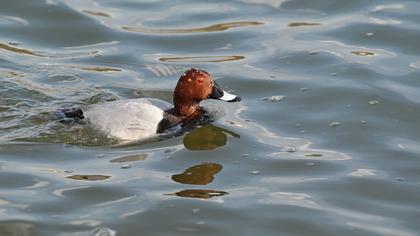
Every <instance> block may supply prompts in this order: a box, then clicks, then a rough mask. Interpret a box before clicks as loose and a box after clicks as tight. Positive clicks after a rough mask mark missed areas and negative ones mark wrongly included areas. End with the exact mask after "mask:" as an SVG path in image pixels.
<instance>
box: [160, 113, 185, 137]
mask: <svg viewBox="0 0 420 236" xmlns="http://www.w3.org/2000/svg"><path fill="white" fill-rule="evenodd" d="M174 113H175V109H174V108H172V109H169V110H166V111H164V112H163V118H162V120H161V121H160V122H159V124H158V127H157V130H156V133H158V134H161V133H163V132H165V131H166V130H168V129H170V128H171V127H174V126H176V125H178V124H180V123H181V122H182V120H181V119H180V118H178V117H177V116H175V115H174Z"/></svg>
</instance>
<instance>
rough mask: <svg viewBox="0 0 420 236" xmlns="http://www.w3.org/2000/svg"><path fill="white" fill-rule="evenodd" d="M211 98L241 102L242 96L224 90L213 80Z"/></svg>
mask: <svg viewBox="0 0 420 236" xmlns="http://www.w3.org/2000/svg"><path fill="white" fill-rule="evenodd" d="M209 98H213V99H219V100H222V101H226V102H239V101H241V98H240V97H238V96H236V95H234V94H230V93H228V92H226V91H225V90H223V89H222V88H221V87H220V86H219V85H218V84H217V83H216V82H215V81H213V90H212V92H211V94H210V96H209Z"/></svg>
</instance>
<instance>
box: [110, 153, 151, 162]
mask: <svg viewBox="0 0 420 236" xmlns="http://www.w3.org/2000/svg"><path fill="white" fill-rule="evenodd" d="M146 158H147V154H134V155H128V156H123V157H118V158H115V159H112V160H110V161H109V162H111V163H124V162H132V161H144V160H146Z"/></svg>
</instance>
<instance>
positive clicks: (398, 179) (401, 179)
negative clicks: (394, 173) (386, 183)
mask: <svg viewBox="0 0 420 236" xmlns="http://www.w3.org/2000/svg"><path fill="white" fill-rule="evenodd" d="M395 180H396V181H405V178H402V177H398V178H395Z"/></svg>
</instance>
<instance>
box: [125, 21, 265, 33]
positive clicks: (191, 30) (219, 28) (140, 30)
mask: <svg viewBox="0 0 420 236" xmlns="http://www.w3.org/2000/svg"><path fill="white" fill-rule="evenodd" d="M262 24H264V23H262V22H258V21H240V22H228V23H221V24H214V25H210V26H206V27H201V28H189V29H152V28H144V27H140V26H123V27H122V29H124V30H127V31H131V32H137V33H150V34H188V33H202V32H217V31H224V30H228V29H230V28H236V27H243V26H255V25H262Z"/></svg>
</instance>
